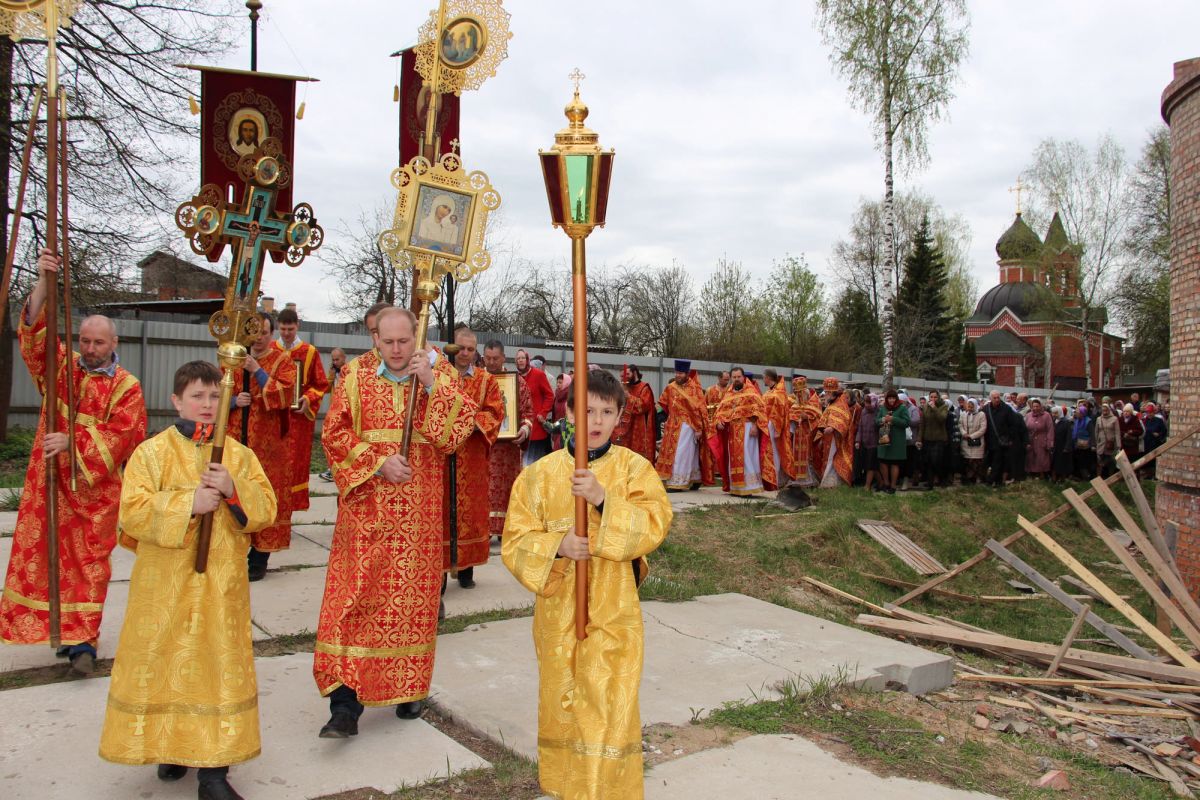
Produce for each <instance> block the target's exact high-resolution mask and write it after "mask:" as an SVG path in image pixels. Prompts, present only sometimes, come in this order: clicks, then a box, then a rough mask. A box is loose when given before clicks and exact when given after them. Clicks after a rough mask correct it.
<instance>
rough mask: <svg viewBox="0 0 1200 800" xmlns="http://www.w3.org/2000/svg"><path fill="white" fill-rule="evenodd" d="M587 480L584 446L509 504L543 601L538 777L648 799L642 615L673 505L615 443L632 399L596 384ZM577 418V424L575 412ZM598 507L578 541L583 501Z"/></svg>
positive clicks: (509, 527) (578, 791)
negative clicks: (583, 607)
mask: <svg viewBox="0 0 1200 800" xmlns="http://www.w3.org/2000/svg"><path fill="white" fill-rule="evenodd" d="M587 391H588V396H587V404H588V420H587V434H588V437H587V447H588V467H589V468H588V469H585V470H576V469H575V457H574V455H573V454H574V446H575V443H574V442H569V443H568V445H567V447H565V448H563V449H562V450H557V451H555V452H553V453H551V454H550V455H549V456H546V457H545V458H542V459H540V460H539V461H537V462H535V463H533V464H531V465H530V466H528V467H526V468H525V470H524V471H523V472H522V473H521V474H520V476H518V478H517V481H516V483H515V484H514V486H513V490H512V496H511V499H510V500H509V506H508V516H507V517H506V521H505V526H504V543H503V548H502V550H501V554H502V557H503V559H504V565H505V566H506V567H508V569H509V570H510V571H511V572H512V573H513V575H515V576H516V577H517V580H519V581H520V582H521V583H522V584H523V585H524V586H525V587H526V588H527V589H529V590H530V591H532V592H534V593H535V594H536V595H537V598H536V600H535V601H534V611H533V641H534V649H535V650H536V652H537V658H538V670H539V673H540V675H539V701H538V776H539V779H540V782H541V786H542V790H543V791H545V792H546V794H548V795H550V796H551V797H555V798H559V799H560V800H601V799H602V798H609V799H610V800H617V798H620V800H639V799H640V798H641V797H642V725H641V718H640V714H639V713H638V687H639V684H640V683H641V679H642V614H641V607H640V605H639V603H638V583H640V581H641V579H642V578H644V577H645V575H646V572H647V567H646V561H645V556H646V555H647V554H648V553H650V552H652V551H653V550H654V549H655V548H657V547H658V546H659V545H660V544H661V543H662V541H663V539H665V538H666V535H667V529H668V528H669V527H670V525H671V516H672V513H671V504H670V502H669V501H668V500H667V494H666V490H665V489H664V488H663V484H662V480H661V479H660V478H659V477H658V474H657V473H656V472H655V470H654V466H653V465H652V464H651V463H650V462H649V461H647V460H646V459H645V458H643V457H642V456H640V455H638V454H637V453H634V452H633V451H632V450H627V449H626V448H624V447H618V446H614V445H612V444H611V443H610V442H609V438H610V437H611V436H612V432H613V429H614V428H615V427H616V425H617V422H618V421H619V420H620V418H621V406H622V404H623V403H624V399H625V394H624V389H623V388H622V387H621V384H620V383H619V382H618V381H617V379H616V378H615V377H613V376H612V375H611V374H610V373H608V372H606V371H604V370H593V371H591V372H590V373H588V387H587ZM568 418H570V419H571V420H572V421H574V414H573V413H572V410H571V409H570V407H568ZM576 497H583V498H584V499H585V500H586V501H587V502H588V504H589V506H590V508H589V510H588V536H587V538H584V537H581V536H577V535H576V534H575V527H574V524H573V520H574V509H575V498H576ZM577 561H587V562H588V564H589V567H588V578H589V586H588V625H587V638H586V639H584V640H583V641H578V640H576V638H575V562H577Z"/></svg>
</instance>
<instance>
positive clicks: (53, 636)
mask: <svg viewBox="0 0 1200 800" xmlns="http://www.w3.org/2000/svg"><path fill="white" fill-rule="evenodd" d="M81 3H82V0H0V35H3V36H8V37H9V38H11V39H12V40H13V41H14V42H15V41H20V40H21V39H27V38H28V39H40V38H45V40H46V85H45V86H44V87H39V88H38V90H37V94H36V96H35V98H34V101H33V112H32V114H31V115H30V119H29V129H28V131H27V133H26V135H25V150H24V153H23V155H22V161H21V177H20V180H19V182H18V186H17V203H16V208H15V209H14V211H15V213H14V214H13V222H12V233H11V234H10V235H9V237H8V253H7V255H6V257H5V264H4V274H3V277H2V278H0V324H2V323H3V321H4V313H5V311H7V308H8V289H9V285H10V283H11V281H12V271H13V257H14V255H15V253H16V251H17V235H18V233H19V232H20V229H21V218H22V217H23V216H24V208H23V206H24V202H25V185H26V182H27V180H28V178H29V164H30V157H31V156H32V151H33V139H34V133H35V132H36V129H37V122H38V115H39V114H40V112H41V104H42V95H43V91H44V93H45V97H46V249H48V250H50V251H52V252H55V253H58V252H59V251H60V249H61V256H62V276H61V277H62V280H63V305H64V313H63V320H64V322H65V323H66V338H67V354H68V355H67V368H68V370H70V369H72V366H71V356H70V352H71V350H70V347H71V277H70V276H71V260H70V247H69V242H68V239H67V225H68V219H67V107H66V106H67V98H66V95H65V94H62V93H60V92H59V87H58V29H59V28H60V27H66V26H68V25H70V24H71V15H72V14H74V13H75V12H76V10H78V8H79V6H80V4H81ZM60 189H61V195H60V193H59V190H60ZM5 202H7V198H5ZM60 203H61V205H60ZM60 227H61V232H62V238H61V246H60V244H59V241H60V240H59V230H60ZM49 285H50V291H49V295H48V297H47V298H46V306H45V309H46V311H45V313H46V372H45V373H44V375H43V385H44V386H45V389H44V392H45V398H44V400H43V403H44V407H45V409H46V434H52V433H56V432H57V431H58V407H59V405H60V403H62V402H63V401H61V400H60V399H59V397H58V372H59V364H58V276H51V280H50V281H49ZM68 376H70V372H69V371H68ZM74 389H75V381H74V380H67V396H66V398H65V405H66V408H67V434H68V435H67V442H68V444H67V458H68V461H69V463H70V486H71V490H72V491H74V490H75V488H76V458H75V441H74V431H75V391H74ZM58 556H59V541H58V469H57V467H56V464H55V463H54V461H50V462H48V463H47V465H46V592H47V595H46V596H47V601H48V602H47V605H48V606H49V608H48V609H47V612H48V617H49V619H48V623H49V628H50V636H49V639H50V646H51V647H54V648H58V647H59V646H60V645H61V643H62V598H61V595H60V590H59V559H58Z"/></svg>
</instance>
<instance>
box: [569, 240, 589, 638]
mask: <svg viewBox="0 0 1200 800" xmlns="http://www.w3.org/2000/svg"><path fill="white" fill-rule="evenodd" d="M584 241H585V237H584V236H572V237H571V299H572V306H573V308H572V317H573V323H574V326H575V331H574V333H575V336H574V346H575V377H574V379H572V381H571V383H572V386H573V391H574V392H575V469H576V470H581V469H587V468H588V414H587V404H588V395H587V387H588V366H587V363H588V356H587V260H586V257H585V253H584ZM575 535H576V536H582V537H584V538H587V535H588V507H587V500H586V499H585V498H583V497H576V498H575ZM587 624H588V562H587V561H576V562H575V638H576V639H578V640H579V641H581V642H582V641H583V640H584V639H586V638H587Z"/></svg>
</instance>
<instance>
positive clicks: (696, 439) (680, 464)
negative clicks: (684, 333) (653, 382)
mask: <svg viewBox="0 0 1200 800" xmlns="http://www.w3.org/2000/svg"><path fill="white" fill-rule="evenodd" d="M691 369H692V362H691V361H687V360H685V359H676V360H675V380H673V381H671V382H670V383H668V384H667V385H666V386H664V387H663V390H662V393H661V394H659V396H658V404H659V406H661V407H662V410H663V411H665V412H667V422H666V425H664V426H663V438H662V447H660V448H659V450H658V461H657V462H656V463H655V465H654V469H655V471H656V472H658V477H660V478H662V481H663V484H664V485H665V486H666V488H667V491H669V492H686V491H688V490H689V489H692V488H693V487H694V486H695V485H696V484H698V483H711V482H712V461H711V459H710V458H709V456H708V453H706V452H705V451H706V449H707V448H706V446H705V441H707V439H708V432H709V430H708V417H707V415H706V413H705V408H704V390H703V389H702V388H701V387H700V382H699V381H698V380H695V379H694V378H693V377H692V376H691V375H690V372H691Z"/></svg>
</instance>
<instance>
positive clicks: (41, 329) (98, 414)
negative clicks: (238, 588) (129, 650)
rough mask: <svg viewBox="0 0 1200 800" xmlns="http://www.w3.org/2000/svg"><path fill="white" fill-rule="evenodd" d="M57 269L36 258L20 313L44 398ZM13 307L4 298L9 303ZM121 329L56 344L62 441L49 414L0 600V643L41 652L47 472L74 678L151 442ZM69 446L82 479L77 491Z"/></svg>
mask: <svg viewBox="0 0 1200 800" xmlns="http://www.w3.org/2000/svg"><path fill="white" fill-rule="evenodd" d="M59 265H60V262H59V259H58V257H57V256H55V255H54V254H53V253H51V252H50V251H49V250H42V252H41V256H40V258H39V259H38V281H37V284H35V285H34V287H33V292H32V293H31V294H30V295H29V299H28V301H27V302H26V304H25V308H24V309H23V310H22V311H21V317H20V320H19V323H18V328H17V336H18V339H19V341H20V345H21V357H22V358H23V359H24V360H25V365H26V366H27V367H28V368H29V373H30V375H32V376H33V381H34V383H35V384H36V385H37V387H38V390H39V391H40V392H41V393H42V394H43V395H44V394H45V375H46V313H45V305H46V296H47V294H48V291H49V283H48V280H47V277H46V276H47V272H49V273H51V274H56V273H57V271H58V268H59ZM5 299H7V298H5ZM116 348H117V331H116V326H114V325H113V322H112V320H110V319H109V318H107V317H101V316H93V317H88V318H87V319H85V320H84V321H83V324H81V325H80V326H79V353H78V354H75V353H69V352H68V350H67V347H66V345H65V344H64V343H63V342H62V341H61V340H59V342H58V376H57V378H56V383H57V391H58V408H57V409H56V410H55V413H56V420H57V422H56V426H55V429H56V431H57V432H56V433H52V434H47V433H46V408H45V405H44V404H43V406H42V411H41V415H40V418H39V420H38V428H37V433H36V434H35V436H34V440H33V449H32V451H31V452H30V454H29V467H28V468H27V469H26V471H25V491H23V492H22V493H21V502H20V505H19V506H18V508H17V527H16V530H15V531H14V532H13V543H12V555H11V557H10V558H9V561H8V573H7V574H6V576H5V579H4V594H3V596H2V598H0V641H3V642H5V643H6V644H41V643H45V642H48V641H49V640H50V614H49V596H50V595H49V575H48V571H47V563H46V538H45V537H46V481H47V475H46V473H47V469H54V470H56V471H57V480H58V492H57V505H56V508H57V510H58V536H59V552H58V574H59V598H60V601H61V610H62V616H61V618H60V627H61V631H62V642H63V647H62V648H61V649H60V650H59V655H61V656H67V657H69V658H70V659H71V666H72V667H73V668H74V669H75V671H76V672H79V673H82V674H88V673H90V672H91V671H92V668H93V666H94V663H95V659H96V644H97V640H98V638H99V635H100V616H101V613H102V611H103V609H104V599H105V597H106V596H107V594H108V580H109V577H110V576H111V575H112V566H111V564H110V562H109V555H110V554H111V553H112V549H113V547H114V546H115V545H116V543H117V512H118V509H119V507H120V501H121V467H122V465H123V464H124V463H125V460H126V459H127V458H128V457H129V454H130V453H132V452H133V449H134V448H135V447H137V446H138V444H140V443H141V441H142V439H144V438H145V437H146V405H145V402H144V401H143V399H142V387H141V385H140V384H139V383H138V381H137V378H135V377H133V375H131V374H129V373H128V372H127V371H126V370H125V369H124V368H122V367H121V366H120V364H119V359H118V358H117V352H116ZM68 380H69V381H71V382H72V383H73V385H74V389H75V410H76V413H75V429H74V430H73V431H71V430H70V429H69V426H68V419H67V414H66V409H67V397H68V395H67V381H68ZM69 447H73V448H74V450H75V456H76V464H77V469H78V480H77V482H76V488H75V491H72V490H71V470H70V461H69V456H68V454H67V450H68V448H69Z"/></svg>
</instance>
